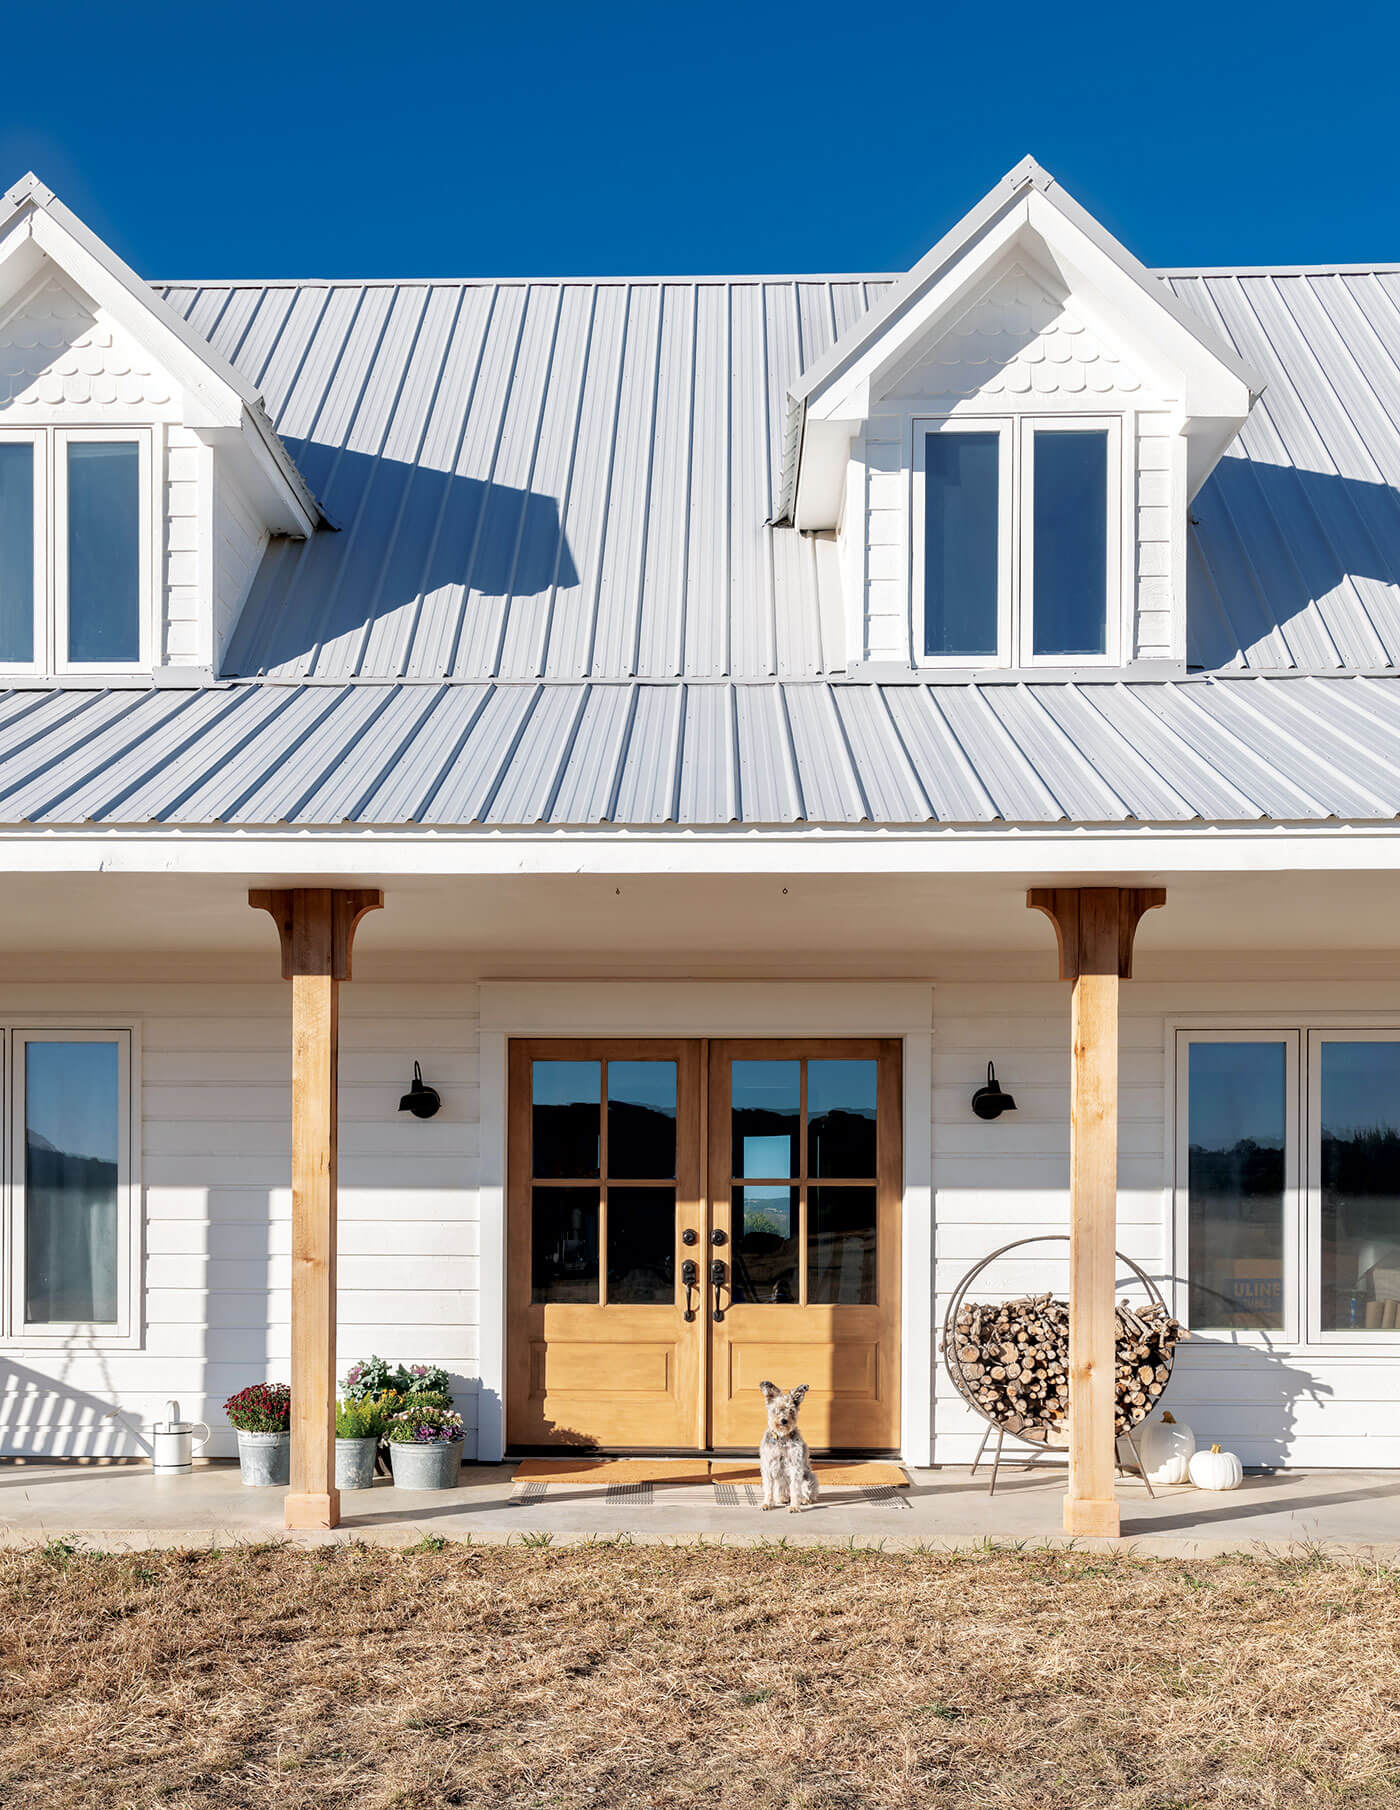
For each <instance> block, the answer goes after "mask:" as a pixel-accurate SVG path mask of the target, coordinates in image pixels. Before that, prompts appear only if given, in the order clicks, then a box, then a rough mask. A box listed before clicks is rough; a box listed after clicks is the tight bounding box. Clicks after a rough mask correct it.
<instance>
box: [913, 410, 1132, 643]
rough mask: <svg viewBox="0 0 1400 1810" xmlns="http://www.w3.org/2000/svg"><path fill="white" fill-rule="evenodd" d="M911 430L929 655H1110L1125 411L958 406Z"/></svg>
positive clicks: (918, 600) (919, 584) (922, 630)
mask: <svg viewBox="0 0 1400 1810" xmlns="http://www.w3.org/2000/svg"><path fill="white" fill-rule="evenodd" d="M913 431H914V470H913V486H914V495H913V499H912V502H913V508H912V516H913V521H914V568H915V570H914V601H915V619H916V628H917V630H918V632H919V639H918V642H917V645H918V646H919V648H920V649H921V650H922V661H921V664H926V665H940V666H950V665H958V666H966V665H969V664H973V665H1001V666H1014V665H1029V664H1034V663H1037V662H1039V663H1055V664H1058V665H1063V664H1065V663H1066V662H1070V663H1080V662H1084V661H1089V662H1099V663H1103V662H1111V661H1113V660H1116V659H1117V658H1118V642H1119V625H1118V614H1119V598H1120V595H1121V574H1120V573H1119V571H1118V566H1119V560H1120V554H1119V548H1120V546H1121V544H1122V527H1121V523H1120V521H1119V515H1120V513H1121V502H1120V497H1121V494H1122V485H1121V477H1120V473H1119V465H1120V458H1121V455H1120V451H1119V448H1120V445H1121V434H1120V429H1119V424H1118V422H1117V420H1116V419H1115V418H1106V419H1102V418H1092V417H1085V416H1082V415H1077V414H1076V415H1055V416H1032V415H1022V416H1019V417H1015V418H1008V417H996V416H992V417H987V416H979V417H976V418H971V417H965V416H950V417H946V418H943V419H939V420H916V421H915V422H914V424H913Z"/></svg>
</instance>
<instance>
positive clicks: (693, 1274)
mask: <svg viewBox="0 0 1400 1810" xmlns="http://www.w3.org/2000/svg"><path fill="white" fill-rule="evenodd" d="M681 1282H682V1284H683V1286H684V1288H685V1317H686V1319H687V1320H693V1319H694V1318H695V1309H694V1308H693V1307H692V1306H691V1305H690V1291H691V1289H693V1288H699V1286H700V1265H699V1264H698V1263H697V1262H696V1261H695V1259H694V1258H693V1257H687V1258H686V1260H685V1262H684V1263H683V1264H682V1265H681Z"/></svg>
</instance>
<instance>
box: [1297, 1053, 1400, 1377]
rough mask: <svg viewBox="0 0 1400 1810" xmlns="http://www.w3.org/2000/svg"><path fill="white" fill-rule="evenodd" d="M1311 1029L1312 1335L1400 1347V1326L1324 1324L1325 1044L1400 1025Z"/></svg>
mask: <svg viewBox="0 0 1400 1810" xmlns="http://www.w3.org/2000/svg"><path fill="white" fill-rule="evenodd" d="M1306 1035H1307V1112H1306V1118H1305V1124H1306V1127H1307V1144H1306V1163H1307V1170H1306V1186H1305V1189H1304V1194H1303V1212H1302V1221H1303V1236H1304V1241H1305V1242H1304V1249H1305V1251H1306V1253H1307V1262H1306V1272H1307V1274H1306V1284H1307V1286H1306V1295H1305V1299H1304V1303H1303V1306H1304V1311H1305V1313H1306V1315H1307V1339H1308V1343H1309V1344H1310V1345H1321V1346H1324V1347H1326V1348H1327V1349H1328V1350H1335V1349H1336V1347H1337V1346H1339V1345H1357V1344H1361V1345H1364V1346H1365V1347H1366V1349H1367V1350H1368V1351H1374V1350H1376V1349H1380V1350H1383V1351H1384V1350H1390V1351H1396V1350H1400V1327H1389V1328H1387V1327H1382V1326H1373V1327H1371V1328H1369V1329H1367V1328H1366V1327H1357V1326H1351V1327H1345V1328H1343V1329H1341V1330H1340V1331H1334V1332H1326V1331H1324V1330H1323V1325H1322V1060H1321V1057H1322V1045H1323V1044H1324V1043H1400V1027H1396V1028H1391V1029H1385V1030H1376V1029H1355V1028H1351V1027H1348V1026H1346V1025H1336V1026H1312V1027H1311V1028H1309V1030H1308V1031H1307V1033H1306Z"/></svg>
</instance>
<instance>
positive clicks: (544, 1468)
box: [511, 1458, 710, 1489]
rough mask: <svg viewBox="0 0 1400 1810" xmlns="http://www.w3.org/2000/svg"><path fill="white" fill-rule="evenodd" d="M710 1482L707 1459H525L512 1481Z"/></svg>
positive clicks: (600, 1485)
mask: <svg viewBox="0 0 1400 1810" xmlns="http://www.w3.org/2000/svg"><path fill="white" fill-rule="evenodd" d="M709 1481H710V1466H709V1461H708V1460H707V1459H704V1458H522V1459H521V1460H520V1462H519V1463H518V1464H517V1465H516V1467H515V1474H514V1476H513V1477H512V1478H511V1482H512V1483H513V1484H514V1485H515V1486H516V1487H517V1488H519V1486H520V1485H521V1484H525V1483H543V1484H545V1485H547V1486H548V1487H550V1488H553V1487H555V1486H556V1485H557V1486H559V1487H566V1488H574V1489H578V1488H583V1489H609V1488H612V1487H613V1486H614V1485H616V1484H637V1483H651V1484H656V1483H671V1484H687V1483H688V1484H692V1485H694V1484H704V1483H708V1482H709Z"/></svg>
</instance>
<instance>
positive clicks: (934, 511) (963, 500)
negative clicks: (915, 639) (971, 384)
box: [924, 433, 1000, 655]
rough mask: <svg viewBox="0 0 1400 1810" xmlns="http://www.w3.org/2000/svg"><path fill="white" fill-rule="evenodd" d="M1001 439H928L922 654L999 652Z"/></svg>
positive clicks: (961, 436)
mask: <svg viewBox="0 0 1400 1810" xmlns="http://www.w3.org/2000/svg"><path fill="white" fill-rule="evenodd" d="M999 446H1000V436H999V435H997V434H993V433H981V434H961V433H946V434H925V436H924V652H925V653H926V654H990V655H994V654H995V653H996V651H997V563H998V562H997V465H998V461H999V458H1000V452H999Z"/></svg>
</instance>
